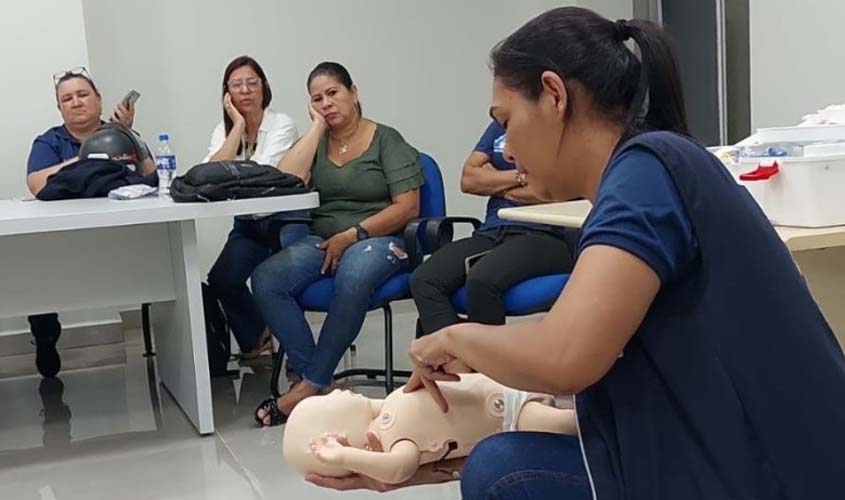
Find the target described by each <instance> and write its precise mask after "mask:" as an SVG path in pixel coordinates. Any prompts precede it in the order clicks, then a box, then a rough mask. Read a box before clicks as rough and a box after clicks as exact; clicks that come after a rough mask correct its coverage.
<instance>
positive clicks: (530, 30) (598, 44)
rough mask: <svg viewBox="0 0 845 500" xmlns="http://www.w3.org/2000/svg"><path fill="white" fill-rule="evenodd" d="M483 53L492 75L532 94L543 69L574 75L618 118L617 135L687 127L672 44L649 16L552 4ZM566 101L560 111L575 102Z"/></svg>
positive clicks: (572, 77) (597, 103) (537, 91)
mask: <svg viewBox="0 0 845 500" xmlns="http://www.w3.org/2000/svg"><path fill="white" fill-rule="evenodd" d="M628 39H631V40H633V41H634V42H635V43H636V45H637V47H638V48H639V52H640V59H638V58H637V56H636V55H635V54H634V52H632V51H631V50H630V49H629V48H628V46H627V45H626V44H625V42H626V40H628ZM490 58H491V63H492V66H493V73H494V75H495V77H496V78H499V79H500V80H501V81H502V82H503V83H504V84H505V85H507V86H508V87H511V88H514V89H516V90H518V91H520V92H522V93H523V94H524V95H526V96H527V97H530V98H532V99H536V98H537V97H539V95H540V92H541V91H542V83H541V75H542V74H543V72H544V71H552V72H554V73H556V74H557V75H559V76H560V77H561V78H562V79H563V80H564V82H568V81H577V82H578V83H579V84H580V85H581V86H582V87H583V88H584V89H585V90H586V91H587V92H588V93H589V94H590V96H591V97H592V99H593V102H594V104H595V106H596V107H597V108H598V111H599V112H600V113H602V114H604V115H605V116H606V117H607V118H610V119H611V120H613V121H616V122H619V123H622V124H624V130H625V132H623V136H631V135H634V134H636V133H637V132H639V131H642V130H670V131H674V132H679V133H682V134H685V135H689V129H688V126H687V118H686V110H685V108H684V96H683V91H682V89H681V81H680V76H679V72H678V65H677V62H676V60H675V56H674V54H673V50H672V46H671V43H670V41H669V39H668V37H667V35H666V34H665V33H664V32H663V30H661V29H660V28H659V27H658V26H657V25H655V24H654V23H652V22H649V21H643V20H631V21H625V20H620V21H617V22H613V21H610V20H608V19H605V18H604V17H602V16H600V15H598V14H596V13H595V12H592V11H590V10H588V9H584V8H579V7H560V8H557V9H553V10H550V11H548V12H545V13H543V14H540V15H539V16H537V17H536V18H534V19H532V20H531V21H529V22H528V23H526V24H525V25H524V26H522V27H521V28H519V29H518V30H517V31H515V32H514V33H513V34H511V35H510V36H509V37H507V38H506V39H505V40H504V41H502V42H501V43H499V44H498V45H497V46H496V47H494V48H493V51H492V52H491V55H490ZM567 87H568V88H567V91H568V93H569V99H570V100H571V99H572V98H573V94H572V92H571V88H570V87H569V86H568V85H567ZM570 102H571V101H570ZM571 104H572V106H570V107H569V109H568V110H567V112H569V111H570V110H571V109H572V107H573V106H577V104H576V103H574V102H571Z"/></svg>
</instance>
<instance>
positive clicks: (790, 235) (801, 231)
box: [499, 200, 845, 252]
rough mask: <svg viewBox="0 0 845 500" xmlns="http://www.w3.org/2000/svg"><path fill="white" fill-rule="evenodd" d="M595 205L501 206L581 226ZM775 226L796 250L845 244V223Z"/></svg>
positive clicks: (533, 218) (531, 218)
mask: <svg viewBox="0 0 845 500" xmlns="http://www.w3.org/2000/svg"><path fill="white" fill-rule="evenodd" d="M591 208H592V204H591V203H590V202H589V201H587V200H582V201H568V202H562V203H547V204H542V205H530V206H525V207H515V208H503V209H501V210H499V217H501V218H502V219H506V220H513V221H517V222H535V223H538V224H549V225H552V226H564V227H581V225H582V224H583V223H584V220H585V219H586V218H587V215H588V214H589V213H590V209H591ZM775 230H776V231H777V232H778V234H779V235H780V237H781V239H782V240H783V242H784V243H786V246H787V247H788V248H789V250H790V251H792V252H799V251H802V250H817V249H821V248H832V247H839V246H845V226H831V227H819V228H809V227H789V226H775Z"/></svg>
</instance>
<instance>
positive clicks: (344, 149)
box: [332, 120, 361, 156]
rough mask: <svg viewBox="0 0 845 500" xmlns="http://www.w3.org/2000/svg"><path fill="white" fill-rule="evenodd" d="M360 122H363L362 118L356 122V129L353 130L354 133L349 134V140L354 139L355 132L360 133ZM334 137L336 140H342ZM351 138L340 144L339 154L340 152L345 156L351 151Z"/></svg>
mask: <svg viewBox="0 0 845 500" xmlns="http://www.w3.org/2000/svg"><path fill="white" fill-rule="evenodd" d="M360 124H361V120H358V122H357V123H355V130H353V131H352V133H351V134H349V140H352V138H353V137H355V134H356V133H358V126H359V125H360ZM332 139H334V141H335V142H340V141H339V140H338V139H335V138H334V137H332ZM349 140H348V141H346V142H343V143H340V144H338V147H337V154H339V155H340V156H343V155H345V154H346V153H347V152H348V151H349Z"/></svg>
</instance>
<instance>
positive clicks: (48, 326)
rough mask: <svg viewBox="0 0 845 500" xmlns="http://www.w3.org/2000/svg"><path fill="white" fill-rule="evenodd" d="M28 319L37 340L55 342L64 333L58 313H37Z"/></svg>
mask: <svg viewBox="0 0 845 500" xmlns="http://www.w3.org/2000/svg"><path fill="white" fill-rule="evenodd" d="M26 319H27V320H28V321H29V330H30V331H31V332H32V336H33V337H35V342H55V341H56V340H58V338H59V334H61V333H62V325H61V324H60V323H59V315H58V314H56V313H48V314H35V315H32V316H29V317H27V318H26Z"/></svg>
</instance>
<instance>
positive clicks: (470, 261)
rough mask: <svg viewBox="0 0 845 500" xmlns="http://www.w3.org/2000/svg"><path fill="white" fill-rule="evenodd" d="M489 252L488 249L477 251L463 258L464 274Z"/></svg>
mask: <svg viewBox="0 0 845 500" xmlns="http://www.w3.org/2000/svg"><path fill="white" fill-rule="evenodd" d="M488 253H490V250H485V251H484V252H479V253H477V254H473V255H470V256H469V257H467V258H466V259H464V271H465V272H466V274H469V270H470V268H472V266H474V265H475V264H476V263H477V262H478V261H479V260H481V258H482V257H484V256H485V255H487V254H488Z"/></svg>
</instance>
